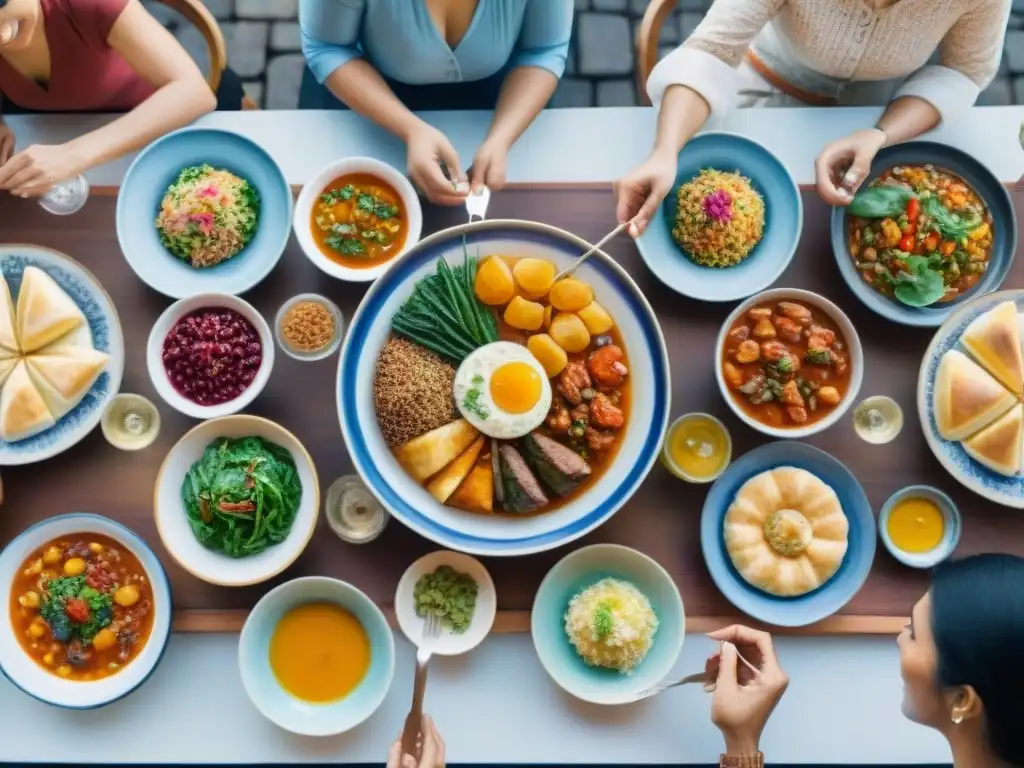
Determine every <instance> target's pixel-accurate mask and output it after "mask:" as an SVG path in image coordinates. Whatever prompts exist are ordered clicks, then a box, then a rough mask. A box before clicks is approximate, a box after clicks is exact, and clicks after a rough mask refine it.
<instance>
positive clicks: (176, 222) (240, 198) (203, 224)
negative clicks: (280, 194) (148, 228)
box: [156, 164, 260, 267]
mask: <svg viewBox="0 0 1024 768" xmlns="http://www.w3.org/2000/svg"><path fill="white" fill-rule="evenodd" d="M259 215H260V200H259V195H257V194H256V190H255V189H254V188H253V186H252V185H251V184H250V183H249V182H248V181H246V180H245V179H243V178H240V177H239V176H235V175H234V174H233V173H230V172H229V171H225V170H222V169H219V168H214V167H213V166H212V165H205V164H204V165H195V166H190V167H188V168H183V169H182V170H181V172H180V173H179V174H178V176H177V178H176V179H175V180H174V182H173V183H172V184H171V185H170V186H169V187H168V188H167V193H166V194H165V195H164V197H163V200H161V201H160V212H159V214H158V215H157V217H156V228H157V231H158V232H159V233H160V242H162V243H163V244H164V247H165V248H167V250H169V251H170V252H171V253H173V254H174V255H175V256H177V257H178V258H179V259H181V260H182V261H184V262H185V263H187V264H190V265H191V266H193V267H212V266H215V265H217V264H220V263H221V262H222V261H226V260H228V259H230V258H231V257H232V256H235V255H236V254H238V253H239V252H240V251H241V250H242V249H243V248H245V246H246V245H248V244H249V241H250V240H252V238H253V235H255V234H256V225H257V223H258V222H259Z"/></svg>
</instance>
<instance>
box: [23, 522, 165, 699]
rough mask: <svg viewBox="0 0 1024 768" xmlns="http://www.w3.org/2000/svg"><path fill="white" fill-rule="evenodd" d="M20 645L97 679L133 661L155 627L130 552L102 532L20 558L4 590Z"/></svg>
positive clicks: (67, 674) (54, 667) (44, 660)
mask: <svg viewBox="0 0 1024 768" xmlns="http://www.w3.org/2000/svg"><path fill="white" fill-rule="evenodd" d="M10 612H11V623H12V625H13V627H14V630H15V634H16V635H17V636H18V639H19V641H20V642H21V647H22V648H23V649H24V650H25V652H26V653H27V654H28V655H29V656H31V657H32V658H33V659H34V660H35V661H36V662H37V663H38V664H39V665H40V666H42V667H43V668H44V669H47V670H49V671H50V672H52V673H53V674H55V675H58V676H60V677H64V678H67V679H68V680H76V681H89V680H99V679H101V678H104V677H109V676H110V675H113V674H116V673H117V672H118V671H119V670H121V669H123V668H124V667H125V665H127V664H129V663H131V661H132V659H134V658H135V657H136V656H138V654H139V653H140V652H141V650H142V648H143V647H144V646H145V645H146V641H147V640H148V639H149V635H150V633H151V632H152V630H153V589H152V585H151V584H150V582H149V578H148V577H147V576H146V572H145V571H144V570H143V568H142V564H141V563H139V561H138V558H136V557H135V556H134V555H133V554H132V553H131V552H129V551H128V550H127V549H126V548H124V547H123V546H122V545H121V544H119V543H118V542H116V541H114V540H113V539H110V538H108V537H106V536H101V535H97V534H72V535H69V536H62V537H61V538H59V539H55V540H54V541H50V542H47V543H46V544H45V545H43V546H42V547H40V548H39V549H38V550H36V551H35V552H33V553H32V554H31V555H30V556H29V557H28V559H26V560H25V562H24V563H22V565H21V568H20V569H19V570H18V575H17V577H16V578H15V579H14V584H13V585H12V588H11V598H10Z"/></svg>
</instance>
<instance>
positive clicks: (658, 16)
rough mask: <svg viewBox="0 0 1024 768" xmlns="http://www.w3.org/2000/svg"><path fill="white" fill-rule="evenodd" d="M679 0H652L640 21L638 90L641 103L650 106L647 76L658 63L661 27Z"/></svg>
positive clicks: (637, 64)
mask: <svg viewBox="0 0 1024 768" xmlns="http://www.w3.org/2000/svg"><path fill="white" fill-rule="evenodd" d="M677 2H678V0H651V2H650V3H648V4H647V10H646V11H644V17H643V19H642V20H641V21H640V30H639V31H638V32H637V35H636V92H637V95H638V96H639V97H640V103H641V104H643V105H645V106H650V104H651V97H650V96H648V95H647V78H649V77H650V76H651V70H652V69H654V65H655V64H657V63H658V40H659V39H660V38H661V28H662V27H664V26H665V21H666V20H667V19H668V17H669V16H670V15H671V14H672V11H673V9H674V8H675V7H676V3H677Z"/></svg>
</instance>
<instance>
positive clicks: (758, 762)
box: [718, 752, 764, 768]
mask: <svg viewBox="0 0 1024 768" xmlns="http://www.w3.org/2000/svg"><path fill="white" fill-rule="evenodd" d="M718 767H719V768H764V752H758V753H756V754H753V755H741V756H736V755H722V756H721V757H720V758H719V760H718Z"/></svg>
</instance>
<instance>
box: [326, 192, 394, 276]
mask: <svg viewBox="0 0 1024 768" xmlns="http://www.w3.org/2000/svg"><path fill="white" fill-rule="evenodd" d="M309 225H310V229H311V230H312V233H313V240H315V241H316V244H317V247H318V248H319V249H320V252H321V253H323V254H324V255H325V256H326V257H327V258H329V259H331V261H336V262H338V263H339V264H342V265H343V266H346V267H351V268H355V269H365V268H369V267H375V266H377V265H378V264H383V263H385V262H386V261H389V260H390V259H392V258H394V257H395V256H396V255H398V252H399V251H401V250H402V246H403V245H404V244H405V238H406V235H407V233H408V229H409V223H408V217H407V213H406V211H405V207H404V205H403V204H402V197H401V195H399V194H398V191H397V190H396V189H395V188H394V187H392V186H391V185H390V184H388V183H387V182H385V181H383V180H382V179H379V178H378V177H376V176H372V175H370V174H367V173H352V174H347V175H345V176H341V177H339V178H337V179H335V180H334V181H332V182H331V183H330V184H328V185H327V187H325V188H324V190H323V192H321V193H320V197H318V198H317V200H316V202H315V203H314V204H313V211H312V213H311V214H310V223H309Z"/></svg>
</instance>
